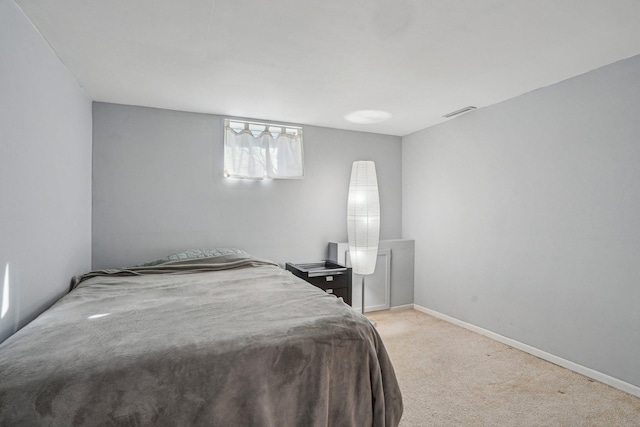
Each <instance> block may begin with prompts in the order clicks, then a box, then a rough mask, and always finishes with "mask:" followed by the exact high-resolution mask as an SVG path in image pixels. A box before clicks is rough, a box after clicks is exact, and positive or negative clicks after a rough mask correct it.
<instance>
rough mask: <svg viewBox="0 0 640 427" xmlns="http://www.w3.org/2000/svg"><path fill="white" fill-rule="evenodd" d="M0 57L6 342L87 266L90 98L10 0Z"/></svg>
mask: <svg viewBox="0 0 640 427" xmlns="http://www.w3.org/2000/svg"><path fill="white" fill-rule="evenodd" d="M0 61H1V62H0V73H1V74H0V198H1V200H0V307H2V305H3V304H6V303H7V301H6V300H4V301H2V300H3V295H5V293H4V287H5V280H4V279H5V275H6V271H7V268H8V270H9V275H8V278H9V281H8V282H7V285H6V286H7V287H8V295H9V299H8V304H9V305H8V311H7V312H6V313H5V315H4V317H1V318H0V341H3V340H4V339H5V338H7V337H8V336H9V335H11V334H12V333H13V332H15V331H16V330H17V329H18V328H20V327H22V326H23V325H24V324H25V323H27V322H28V321H30V320H31V319H32V318H34V317H35V316H36V315H37V314H39V313H40V312H41V311H42V310H44V309H45V308H47V307H48V306H49V305H51V303H52V302H54V301H55V300H56V299H58V298H59V297H60V296H62V295H63V294H64V293H65V292H66V291H67V290H68V289H69V280H70V279H71V276H73V275H75V274H80V273H82V272H85V271H87V270H88V269H89V268H90V261H91V101H90V100H89V98H88V97H87V96H86V95H85V94H84V92H83V91H82V89H81V88H80V87H79V86H78V84H77V83H76V80H75V79H74V78H73V77H72V76H71V74H69V72H68V70H67V69H66V68H65V67H64V66H63V65H62V63H60V61H59V60H58V58H57V57H56V55H55V54H54V53H53V52H52V51H51V49H50V48H49V46H48V45H47V43H46V42H45V41H44V40H43V39H42V37H41V36H40V34H39V33H38V32H37V31H36V30H35V28H33V26H32V25H31V23H30V22H29V20H27V18H26V17H25V16H24V15H23V14H22V12H21V11H20V9H18V7H17V6H16V4H15V3H14V2H13V1H10V0H0ZM0 315H1V311H0Z"/></svg>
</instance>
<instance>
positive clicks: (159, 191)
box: [93, 103, 402, 268]
mask: <svg viewBox="0 0 640 427" xmlns="http://www.w3.org/2000/svg"><path fill="white" fill-rule="evenodd" d="M223 119H224V118H223V117H221V116H215V115H206V114H196V113H185V112H177V111H169V110H159V109H152V108H145V107H132V106H124V105H115V104H106V103H94V107H93V132H94V133H93V135H94V139H93V267H94V268H104V267H117V266H124V265H130V264H132V263H138V262H144V261H149V260H151V259H155V258H159V257H163V256H166V255H168V254H170V253H173V252H176V251H180V250H183V249H187V248H198V247H211V246H214V247H216V246H220V247H238V248H241V249H244V250H246V251H248V252H250V253H252V254H254V255H256V256H260V257H264V258H269V259H272V260H274V261H277V262H285V261H293V262H302V261H315V260H320V259H324V258H326V257H327V244H328V242H329V241H342V240H346V238H347V228H346V209H347V190H348V185H349V177H350V172H351V163H352V162H353V161H354V160H374V161H375V162H376V168H377V172H378V180H379V183H380V197H381V204H382V207H381V209H382V226H381V238H383V239H390V238H398V237H400V234H401V157H402V155H401V139H400V138H399V137H391V136H385V135H378V134H369V133H362V132H352V131H341V130H335V129H328V128H321V127H313V126H304V155H305V178H304V179H303V180H292V181H287V180H269V181H248V180H232V179H227V178H223V176H222V170H223V146H222V143H223V140H222V137H223V133H222V126H223Z"/></svg>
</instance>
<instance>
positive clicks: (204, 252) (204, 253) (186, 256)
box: [132, 248, 249, 267]
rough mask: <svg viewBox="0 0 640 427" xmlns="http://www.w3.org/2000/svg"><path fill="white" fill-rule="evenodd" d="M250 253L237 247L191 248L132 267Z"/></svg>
mask: <svg viewBox="0 0 640 427" xmlns="http://www.w3.org/2000/svg"><path fill="white" fill-rule="evenodd" d="M231 254H233V255H249V254H248V253H247V252H245V251H243V250H242V249H236V248H204V249H189V250H186V251H182V252H178V253H175V254H172V255H169V256H167V257H164V258H161V259H157V260H155V261H149V262H145V263H143V264H136V265H134V266H132V267H151V266H153V265H159V264H164V263H167V262H173V261H186V260H191V259H199V258H209V257H215V256H223V255H231Z"/></svg>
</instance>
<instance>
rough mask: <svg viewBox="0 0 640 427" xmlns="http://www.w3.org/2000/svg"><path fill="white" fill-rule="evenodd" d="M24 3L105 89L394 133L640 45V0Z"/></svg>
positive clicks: (83, 74) (75, 69)
mask: <svg viewBox="0 0 640 427" xmlns="http://www.w3.org/2000/svg"><path fill="white" fill-rule="evenodd" d="M17 3H18V4H19V6H20V7H21V8H22V9H23V10H24V12H25V13H26V14H27V16H29V18H30V19H31V21H32V22H33V23H34V25H35V26H36V27H37V28H38V29H39V31H40V32H41V33H42V35H43V36H44V37H45V39H46V40H47V41H48V42H49V43H50V45H51V46H52V47H53V49H54V50H55V51H56V53H57V54H58V56H59V57H60V59H61V60H62V62H63V63H64V64H65V65H66V66H67V67H68V68H69V70H70V71H71V72H72V73H73V74H74V75H75V77H76V78H77V80H78V82H79V83H80V85H81V86H82V87H83V88H84V89H85V91H86V92H87V93H88V95H89V96H90V97H91V98H92V99H94V100H96V101H104V102H113V103H119V104H131V105H143V106H150V107H158V108H167V109H174V110H183V111H194V112H203V113H213V114H222V115H230V116H237V117H247V118H254V119H263V120H273V121H279V122H291V123H297V124H311V125H318V126H328V127H334V128H341V129H353V130H361V131H369V132H377V133H384V134H391V135H406V134H408V133H411V132H414V131H417V130H420V129H423V128H425V127H428V126H431V125H434V124H436V123H439V122H442V121H444V120H447V119H444V118H442V116H443V115H444V114H446V113H449V112H451V111H454V110H458V109H460V108H463V107H466V106H468V105H473V106H476V107H478V108H481V107H483V106H487V105H491V104H494V103H496V102H500V101H502V100H505V99H508V98H512V97H514V96H517V95H519V94H522V93H524V92H528V91H531V90H533V89H536V88H539V87H542V86H546V85H549V84H552V83H555V82H558V81H560V80H564V79H567V78H569V77H572V76H575V75H578V74H581V73H584V72H586V71H589V70H592V69H594V68H598V67H600V66H603V65H606V64H609V63H612V62H615V61H617V60H620V59H623V58H627V57H630V56H633V55H636V54H638V53H640V29H639V28H640V27H639V24H638V22H639V19H638V18H639V17H640V1H639V0H304V1H301V0H182V1H181V0H109V1H101V0H17ZM363 109H366V110H384V111H387V112H389V113H390V114H391V118H390V119H389V120H387V121H385V122H382V123H375V124H368V125H362V124H354V123H350V122H348V121H346V120H345V119H344V116H345V115H346V114H348V113H350V112H352V111H354V110H363ZM468 114H474V113H468ZM449 120H450V119H449Z"/></svg>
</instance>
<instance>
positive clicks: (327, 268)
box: [286, 261, 351, 305]
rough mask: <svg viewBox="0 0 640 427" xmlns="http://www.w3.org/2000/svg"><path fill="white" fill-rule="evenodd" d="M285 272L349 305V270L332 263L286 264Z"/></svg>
mask: <svg viewBox="0 0 640 427" xmlns="http://www.w3.org/2000/svg"><path fill="white" fill-rule="evenodd" d="M286 268H287V270H289V271H290V272H292V273H293V274H295V275H296V276H298V277H300V278H301V279H304V280H306V281H307V282H309V283H311V284H312V285H314V286H317V287H318V288H320V289H322V290H324V291H325V292H327V293H329V294H333V295H335V296H337V297H341V298H342V299H343V300H344V302H345V303H347V304H349V305H351V268H347V267H345V266H344V265H340V264H336V263H335V262H332V261H319V262H310V263H305V264H292V263H290V262H288V263H287V264H286Z"/></svg>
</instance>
